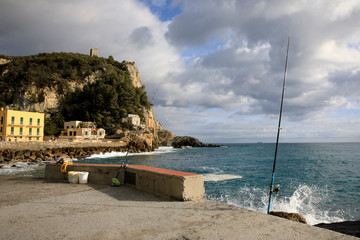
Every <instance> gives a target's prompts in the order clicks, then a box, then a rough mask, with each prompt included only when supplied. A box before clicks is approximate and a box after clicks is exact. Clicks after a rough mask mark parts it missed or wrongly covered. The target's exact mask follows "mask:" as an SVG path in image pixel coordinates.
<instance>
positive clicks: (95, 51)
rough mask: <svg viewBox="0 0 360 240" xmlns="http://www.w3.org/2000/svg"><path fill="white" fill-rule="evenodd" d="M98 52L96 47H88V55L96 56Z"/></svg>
mask: <svg viewBox="0 0 360 240" xmlns="http://www.w3.org/2000/svg"><path fill="white" fill-rule="evenodd" d="M98 53H99V50H98V49H97V48H91V49H90V56H91V57H97V56H98Z"/></svg>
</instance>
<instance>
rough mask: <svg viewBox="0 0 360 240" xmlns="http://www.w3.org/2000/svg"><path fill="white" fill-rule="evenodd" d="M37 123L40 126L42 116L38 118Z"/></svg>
mask: <svg viewBox="0 0 360 240" xmlns="http://www.w3.org/2000/svg"><path fill="white" fill-rule="evenodd" d="M37 125H38V126H40V118H38V121H37Z"/></svg>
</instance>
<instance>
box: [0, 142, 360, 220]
mask: <svg viewBox="0 0 360 240" xmlns="http://www.w3.org/2000/svg"><path fill="white" fill-rule="evenodd" d="M274 152H275V144H273V143H249V144H245V143H241V144H222V146H221V147H216V148H188V149H174V148H171V147H160V148H159V149H158V150H156V151H154V152H148V153H137V154H129V155H128V157H126V158H125V153H120V152H112V153H105V154H96V155H93V156H91V157H89V158H86V159H82V160H74V161H77V162H81V163H108V164H121V163H123V162H125V163H126V164H139V165H146V166H152V167H159V168H166V169H172V170H178V171H185V172H193V173H199V174H202V175H203V176H204V184H205V198H207V199H210V200H214V201H219V202H222V203H225V204H231V205H234V206H238V207H241V208H247V209H250V210H253V211H256V212H262V213H266V211H267V207H268V202H269V185H270V183H271V177H272V169H273V162H274ZM275 172H276V174H275V184H279V185H280V191H279V192H278V193H277V194H275V193H274V194H273V198H272V203H271V210H272V211H286V212H298V213H301V214H302V215H303V216H304V217H305V218H306V220H307V222H308V223H309V224H312V225H314V224H318V223H331V222H341V221H354V220H360V143H280V144H279V147H278V153H277V162H276V171H275ZM1 174H17V175H31V176H42V175H43V174H44V165H31V166H29V165H26V164H23V165H20V166H18V167H15V168H14V167H12V168H10V167H3V168H1V169H0V175H1Z"/></svg>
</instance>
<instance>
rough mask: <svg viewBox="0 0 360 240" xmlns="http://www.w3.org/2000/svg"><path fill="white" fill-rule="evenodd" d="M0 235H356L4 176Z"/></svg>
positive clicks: (131, 193)
mask: <svg viewBox="0 0 360 240" xmlns="http://www.w3.org/2000/svg"><path fill="white" fill-rule="evenodd" d="M0 192H1V194H0V239H1V240H3V239H4V240H5V239H25V240H26V239H37V240H42V239H76V240H82V239H105V240H107V239H143V240H145V239H151V240H153V239H179V240H180V239H206V240H212V239H214V240H215V239H216V240H218V239H230V240H231V239H236V240H238V239H286V240H288V239H295V240H297V239H304V240H305V239H306V240H308V239H319V240H325V239H332V240H347V239H349V240H350V239H354V240H355V239H358V238H356V237H351V236H348V235H344V234H341V233H337V232H333V231H330V230H326V229H322V228H317V227H313V226H310V225H306V224H303V223H297V222H293V221H289V220H286V219H282V218H279V217H275V216H270V215H266V214H265V213H257V212H252V211H249V210H246V209H242V208H238V207H235V206H230V205H226V204H222V203H219V202H214V201H209V200H205V199H202V200H198V201H187V202H182V201H170V200H166V199H164V198H160V197H156V196H154V195H152V194H148V193H145V192H143V191H139V190H137V189H135V188H132V187H127V186H126V185H122V186H120V187H109V186H108V185H98V184H92V183H89V184H69V183H49V182H46V181H44V179H38V178H33V177H21V176H0Z"/></svg>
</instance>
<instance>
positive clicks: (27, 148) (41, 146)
mask: <svg viewBox="0 0 360 240" xmlns="http://www.w3.org/2000/svg"><path fill="white" fill-rule="evenodd" d="M114 151H115V152H125V151H127V147H126V145H125V144H124V143H122V142H76V143H75V142H74V143H71V142H66V143H64V142H58V143H56V142H44V143H28V144H26V143H11V144H10V143H1V144H0V166H1V165H13V164H16V163H17V162H27V163H30V164H31V163H40V162H43V161H46V162H53V161H58V160H60V159H61V158H64V159H72V158H76V159H82V158H86V157H89V156H91V155H93V154H99V153H106V152H114ZM132 151H136V152H137V149H132Z"/></svg>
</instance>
